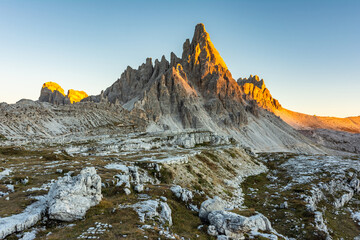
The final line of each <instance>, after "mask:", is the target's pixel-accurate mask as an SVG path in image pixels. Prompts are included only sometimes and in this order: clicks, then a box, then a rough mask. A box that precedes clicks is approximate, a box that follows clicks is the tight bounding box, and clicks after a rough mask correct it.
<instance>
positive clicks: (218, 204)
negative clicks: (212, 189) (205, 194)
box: [199, 196, 225, 221]
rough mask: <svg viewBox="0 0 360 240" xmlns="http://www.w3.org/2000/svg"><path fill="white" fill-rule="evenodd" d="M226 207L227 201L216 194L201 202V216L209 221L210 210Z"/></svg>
mask: <svg viewBox="0 0 360 240" xmlns="http://www.w3.org/2000/svg"><path fill="white" fill-rule="evenodd" d="M224 209H225V203H224V202H223V200H222V199H221V198H220V197H218V196H215V197H214V198H210V199H208V200H206V201H204V202H203V203H202V204H201V206H200V211H199V217H200V219H201V220H202V221H207V220H208V215H209V213H210V212H212V211H218V210H224Z"/></svg>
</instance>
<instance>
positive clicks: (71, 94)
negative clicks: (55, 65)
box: [67, 89, 88, 103]
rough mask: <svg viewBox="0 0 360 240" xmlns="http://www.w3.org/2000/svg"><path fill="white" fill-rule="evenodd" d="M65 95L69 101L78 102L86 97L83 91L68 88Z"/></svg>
mask: <svg viewBox="0 0 360 240" xmlns="http://www.w3.org/2000/svg"><path fill="white" fill-rule="evenodd" d="M67 97H68V98H69V100H70V103H74V102H80V101H81V100H82V99H84V98H87V97H88V95H87V94H86V92H84V91H77V90H74V89H70V90H69V91H68V94H67Z"/></svg>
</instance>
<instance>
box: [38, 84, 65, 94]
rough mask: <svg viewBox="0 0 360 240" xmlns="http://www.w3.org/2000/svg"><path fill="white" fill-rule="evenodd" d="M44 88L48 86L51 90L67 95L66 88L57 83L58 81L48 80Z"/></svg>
mask: <svg viewBox="0 0 360 240" xmlns="http://www.w3.org/2000/svg"><path fill="white" fill-rule="evenodd" d="M42 88H47V89H49V90H50V91H51V92H54V91H58V92H59V93H61V94H62V95H63V96H65V92H64V89H63V88H62V87H61V86H60V85H59V84H57V83H56V82H46V83H44V84H43V86H42Z"/></svg>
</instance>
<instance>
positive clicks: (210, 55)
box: [183, 23, 227, 72]
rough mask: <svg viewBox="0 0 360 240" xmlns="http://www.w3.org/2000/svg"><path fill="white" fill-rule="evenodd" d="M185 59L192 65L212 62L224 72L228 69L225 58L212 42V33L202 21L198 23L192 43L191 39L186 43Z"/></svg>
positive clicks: (203, 64)
mask: <svg viewBox="0 0 360 240" xmlns="http://www.w3.org/2000/svg"><path fill="white" fill-rule="evenodd" d="M183 60H185V61H187V62H188V63H189V64H191V65H201V66H205V65H206V64H209V63H210V64H211V65H213V66H219V67H220V68H222V71H223V72H226V70H227V66H226V64H225V62H224V60H223V59H222V57H221V56H220V54H219V52H218V51H217V50H216V48H215V47H214V44H213V43H212V42H211V40H210V35H209V34H208V33H207V32H206V30H205V26H204V24H202V23H199V24H197V25H196V27H195V32H194V36H193V39H192V41H191V44H190V41H189V40H187V41H186V42H185V43H184V52H183ZM219 70H220V69H219Z"/></svg>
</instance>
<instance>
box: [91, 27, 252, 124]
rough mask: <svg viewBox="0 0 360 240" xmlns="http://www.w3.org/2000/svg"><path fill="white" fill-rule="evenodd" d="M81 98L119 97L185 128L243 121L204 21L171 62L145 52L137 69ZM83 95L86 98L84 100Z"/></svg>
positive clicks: (236, 92) (238, 98) (236, 93)
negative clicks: (96, 91)
mask: <svg viewBox="0 0 360 240" xmlns="http://www.w3.org/2000/svg"><path fill="white" fill-rule="evenodd" d="M86 100H93V101H94V100H95V101H102V100H107V101H110V102H112V103H120V104H122V105H123V106H124V107H125V108H127V109H129V110H131V109H134V108H137V109H141V110H143V111H144V113H145V114H146V116H147V117H148V119H149V120H150V121H154V122H157V121H159V120H160V119H164V118H168V119H172V120H171V121H174V122H180V125H182V127H185V128H189V127H191V128H200V127H203V126H204V125H209V123H208V121H210V120H207V119H213V120H215V125H216V124H220V125H221V124H235V125H241V124H244V123H246V121H247V119H246V113H245V108H244V101H243V99H242V92H241V89H240V87H239V85H238V84H237V83H236V81H235V80H234V79H233V78H232V76H231V73H230V72H229V70H228V68H227V66H226V64H225V62H224V60H223V59H222V58H221V56H220V54H219V52H218V51H217V50H216V49H215V47H214V45H213V44H212V42H211V40H210V36H209V34H208V33H207V32H206V30H205V27H204V25H203V24H198V25H197V26H196V28H195V32H194V36H193V39H192V41H191V43H190V41H189V40H186V41H185V43H184V46H183V54H182V58H178V57H177V56H176V55H175V54H174V53H171V59H170V62H168V61H167V60H166V59H165V57H164V56H163V57H162V59H161V61H158V60H155V64H154V65H153V64H152V59H151V58H148V59H147V60H146V63H144V64H142V65H141V66H140V67H139V68H138V69H132V68H131V67H128V68H127V69H126V70H125V72H124V73H123V74H122V75H121V77H120V78H119V79H118V80H117V81H116V82H115V83H114V84H113V85H112V86H111V87H109V88H108V89H106V90H105V92H104V93H103V94H101V95H100V96H97V97H92V98H88V99H86ZM86 100H85V101H86Z"/></svg>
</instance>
